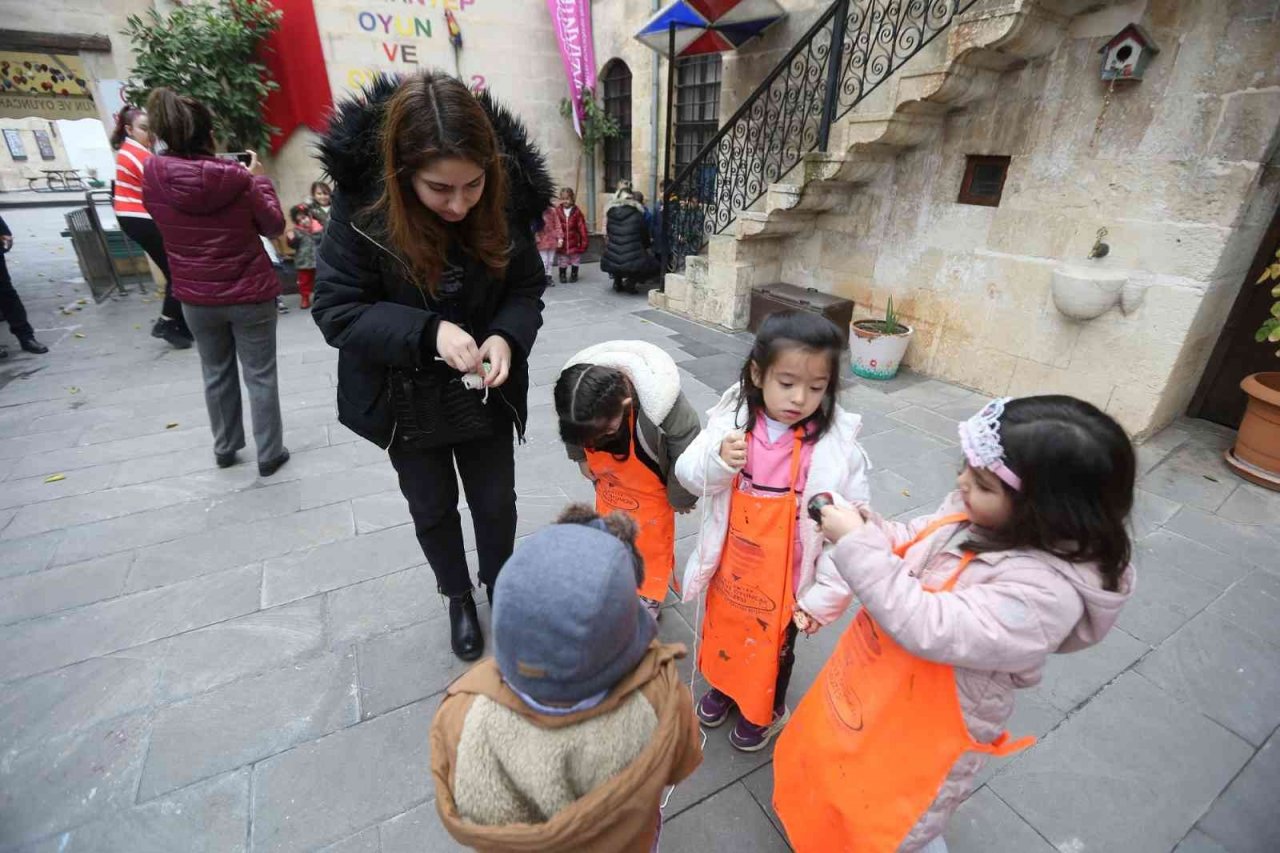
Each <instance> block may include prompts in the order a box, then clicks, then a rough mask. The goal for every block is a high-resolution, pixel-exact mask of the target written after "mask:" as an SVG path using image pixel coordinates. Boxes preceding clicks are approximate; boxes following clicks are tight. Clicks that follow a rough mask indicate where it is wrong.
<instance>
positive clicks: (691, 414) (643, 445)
mask: <svg viewBox="0 0 1280 853" xmlns="http://www.w3.org/2000/svg"><path fill="white" fill-rule="evenodd" d="M555 403H556V414H557V415H558V417H559V419H560V438H561V439H562V440H563V441H564V443H565V449H566V451H567V452H568V454H569V458H570V459H572V460H574V461H575V462H577V463H578V466H579V467H580V468H581V469H582V474H583V476H585V477H586V478H587V479H589V480H591V481H592V483H594V484H595V491H596V511H597V512H599V513H600V514H601V515H607V514H608V513H609V512H611V511H613V510H623V511H624V512H626V513H628V514H629V515H631V516H632V517H633V518H634V519H635V520H636V524H637V525H638V526H639V528H640V533H639V537H638V539H637V543H638V546H639V548H640V553H641V554H642V555H643V557H644V565H645V577H644V582H643V583H642V584H641V585H640V590H639V594H640V598H641V599H642V600H643V601H644V604H645V606H646V607H647V608H648V609H649V612H650V613H652V614H653V617H654V618H655V619H656V618H658V614H659V609H660V608H661V606H662V600H663V599H664V598H666V596H667V585H668V584H669V583H670V581H671V573H672V569H673V568H674V566H675V513H676V512H681V513H684V512H688V511H689V510H691V509H693V505H694V504H695V503H696V502H697V498H696V496H694V495H693V494H691V493H690V492H689V491H688V490H686V489H685V488H684V487H683V486H681V485H680V482H679V481H678V480H677V479H676V478H675V477H674V476H673V475H672V473H671V472H672V469H673V468H674V467H675V464H676V460H677V459H679V458H680V455H681V454H682V453H684V451H685V449H686V448H688V446H689V445H690V444H692V443H693V440H694V439H695V438H697V436H698V433H699V432H700V431H701V424H700V423H699V421H698V413H697V412H696V411H694V408H693V406H691V405H690V404H689V401H688V400H686V399H685V396H684V394H683V393H681V391H680V374H679V371H678V370H677V369H676V364H675V362H674V361H672V359H671V356H669V355H667V354H666V353H665V352H663V351H662V349H661V348H660V347H658V346H656V345H654V344H651V343H648V342H647V341H607V342H605V343H602V344H596V345H595V346H592V347H588V348H587V349H585V350H583V351H582V352H580V353H578V354H577V355H575V356H574V357H573V358H571V359H569V362H568V364H567V365H566V366H565V368H564V370H563V371H561V373H560V378H559V379H558V380H557V381H556V387H555Z"/></svg>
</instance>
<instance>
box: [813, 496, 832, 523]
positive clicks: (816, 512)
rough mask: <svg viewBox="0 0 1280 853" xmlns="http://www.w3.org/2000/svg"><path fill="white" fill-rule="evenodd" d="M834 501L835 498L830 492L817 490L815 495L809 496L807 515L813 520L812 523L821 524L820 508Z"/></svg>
mask: <svg viewBox="0 0 1280 853" xmlns="http://www.w3.org/2000/svg"><path fill="white" fill-rule="evenodd" d="M835 502H836V501H835V498H833V497H831V493H830V492H818V493H817V494H816V495H814V496H813V497H811V498H809V517H810V518H812V519H813V520H814V523H816V524H818V525H821V524H822V508H823V507H824V506H831V505H833V504H834V503H835Z"/></svg>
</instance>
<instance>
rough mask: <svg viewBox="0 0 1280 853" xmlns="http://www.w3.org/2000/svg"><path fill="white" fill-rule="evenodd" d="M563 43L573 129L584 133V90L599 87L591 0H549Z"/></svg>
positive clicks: (561, 49)
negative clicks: (571, 104)
mask: <svg viewBox="0 0 1280 853" xmlns="http://www.w3.org/2000/svg"><path fill="white" fill-rule="evenodd" d="M547 8H548V9H549V10H551V23H552V24H553V25H554V26H555V28H556V41H558V42H559V43H560V59H561V60H562V61H563V62H564V76H565V77H566V78H567V79H568V81H569V98H570V100H572V101H573V129H574V131H575V132H576V133H577V134H578V136H582V90H583V89H584V88H586V89H590V90H592V91H594V90H595V87H596V49H595V45H594V44H593V43H592V40H591V0H547Z"/></svg>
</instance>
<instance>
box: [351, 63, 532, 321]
mask: <svg viewBox="0 0 1280 853" xmlns="http://www.w3.org/2000/svg"><path fill="white" fill-rule="evenodd" d="M381 144H382V162H383V178H384V181H383V189H382V195H381V197H380V198H379V199H378V200H377V201H376V202H374V205H373V207H374V208H375V209H377V210H379V211H381V212H382V213H384V214H385V215H386V221H387V238H388V240H389V241H390V242H391V245H392V247H393V248H395V250H396V251H397V252H399V253H400V255H401V257H403V258H404V259H405V260H406V261H407V262H408V264H409V266H410V268H411V269H412V270H413V274H414V279H415V284H417V285H418V287H421V288H423V289H425V290H426V291H427V292H429V293H430V294H431V295H432V296H435V295H436V288H437V286H438V285H439V283H440V273H441V270H442V269H443V267H444V259H445V254H446V252H447V251H448V242H449V238H450V232H451V231H452V235H453V237H454V238H455V239H457V240H458V241H459V242H460V243H461V247H462V248H463V250H464V251H466V252H467V253H468V254H470V255H472V256H474V257H475V258H477V259H478V260H479V261H480V262H481V263H483V264H484V265H485V267H486V268H487V269H488V270H489V272H490V274H492V275H494V276H498V275H501V274H502V273H503V272H505V271H506V268H507V252H508V247H509V234H508V233H507V218H506V213H505V211H506V206H507V177H506V169H505V168H504V167H503V163H502V155H501V153H500V152H499V150H498V138H497V135H496V134H495V133H494V131H493V125H492V124H490V122H489V117H488V116H487V115H485V111H484V108H483V107H481V106H480V103H479V102H478V101H477V100H476V99H475V96H474V95H472V94H471V92H470V91H469V90H468V89H467V87H466V86H464V85H463V84H462V83H461V82H459V81H458V80H456V79H454V78H453V77H448V76H446V75H444V74H432V73H423V74H418V75H414V76H412V77H409V78H407V79H406V80H405V81H404V82H403V83H402V84H401V85H400V88H399V89H398V90H396V93H395V94H394V95H392V96H391V98H390V99H389V100H388V101H387V106H386V114H385V115H384V117H383V124H382V137H381ZM440 157H458V158H461V159H463V160H470V161H471V162H473V163H475V164H476V165H477V166H479V167H480V168H482V169H484V174H485V179H484V192H483V193H482V194H481V196H480V201H479V202H478V203H477V204H476V206H475V207H473V208H471V211H470V213H468V214H467V218H466V219H464V220H462V222H460V223H458V224H457V225H456V226H454V227H453V228H452V229H450V228H448V227H447V226H446V224H445V222H444V221H443V220H442V219H440V218H439V217H438V216H436V215H435V214H434V213H432V212H431V211H430V210H428V209H427V207H426V206H425V205H424V204H422V202H421V201H419V200H418V196H417V193H415V192H414V189H413V176H414V174H415V173H417V172H418V171H419V170H420V169H422V168H423V167H425V166H427V165H428V164H429V163H430V162H431V161H432V160H435V159H437V158H440Z"/></svg>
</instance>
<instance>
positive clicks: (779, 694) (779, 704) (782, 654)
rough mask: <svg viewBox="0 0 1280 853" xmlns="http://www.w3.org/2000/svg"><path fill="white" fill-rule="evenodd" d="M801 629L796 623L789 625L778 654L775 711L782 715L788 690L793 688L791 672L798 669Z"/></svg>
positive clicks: (774, 699) (774, 697) (774, 695)
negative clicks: (797, 637)
mask: <svg viewBox="0 0 1280 853" xmlns="http://www.w3.org/2000/svg"><path fill="white" fill-rule="evenodd" d="M798 634H799V629H798V628H796V623H795V622H788V623H787V630H786V633H785V634H784V635H783V637H782V648H781V650H779V653H778V680H777V681H775V682H774V691H773V709H774V712H775V713H779V714H780V713H782V709H783V708H785V707H786V705H787V688H789V687H790V686H791V671H792V670H793V669H795V667H796V636H797V635H798Z"/></svg>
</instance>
